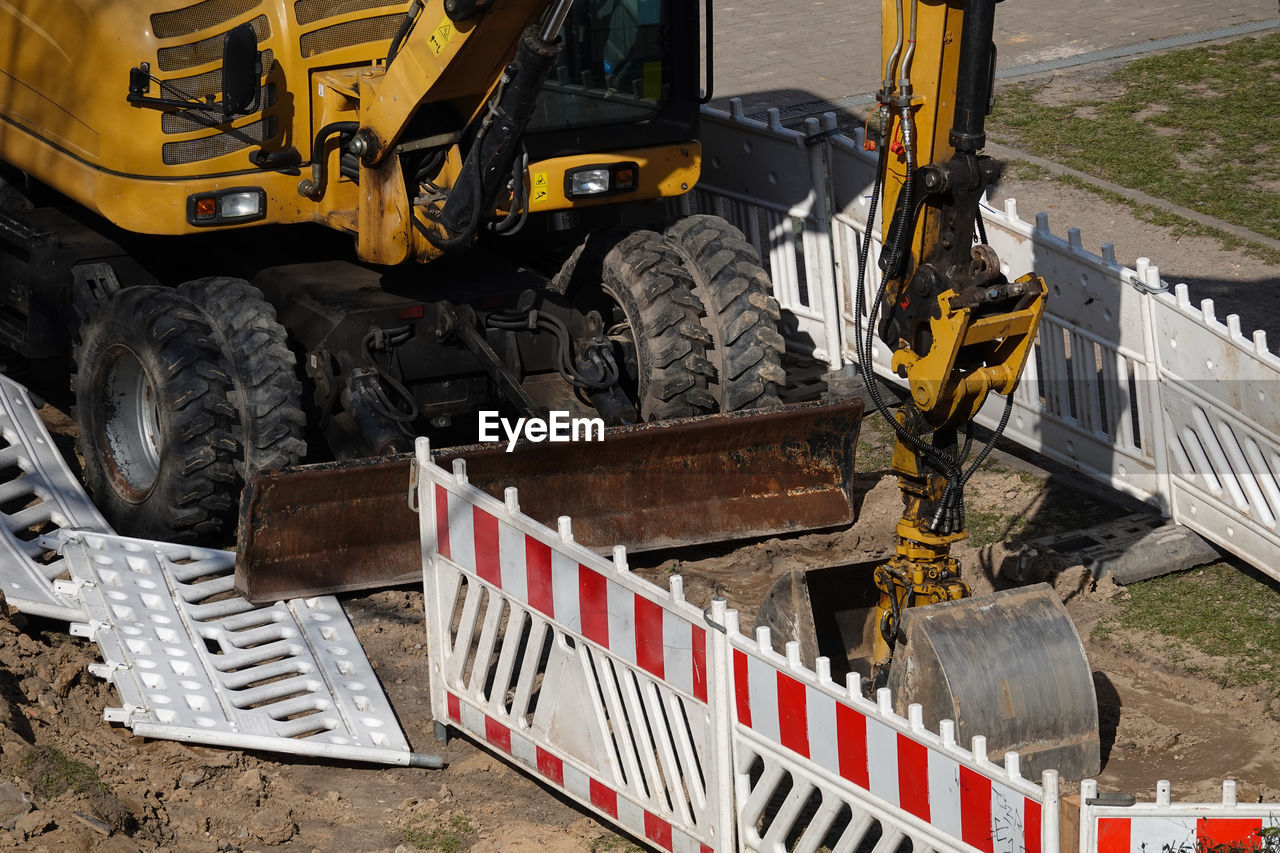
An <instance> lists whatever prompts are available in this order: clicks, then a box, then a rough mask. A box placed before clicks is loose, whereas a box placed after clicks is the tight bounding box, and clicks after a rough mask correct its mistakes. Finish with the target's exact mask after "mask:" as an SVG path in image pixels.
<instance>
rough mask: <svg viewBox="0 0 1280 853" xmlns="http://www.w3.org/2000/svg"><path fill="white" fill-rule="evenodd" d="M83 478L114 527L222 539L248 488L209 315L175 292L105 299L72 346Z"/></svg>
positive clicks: (132, 291) (148, 534) (134, 292)
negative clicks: (238, 466)
mask: <svg viewBox="0 0 1280 853" xmlns="http://www.w3.org/2000/svg"><path fill="white" fill-rule="evenodd" d="M74 356H75V363H76V373H75V376H73V377H72V390H73V391H74V392H75V398H76V422H77V426H78V427H79V437H78V443H79V449H80V453H81V455H82V456H83V457H84V476H85V483H86V485H87V486H88V487H89V491H90V492H91V493H92V494H93V496H94V500H95V502H96V503H97V505H98V508H99V509H100V510H102V513H103V515H105V516H106V518H107V520H108V521H109V522H110V523H111V525H112V527H114V528H115V529H116V531H117V532H119V533H123V534H128V535H131V536H139V537H143V538H147V539H159V540H164V541H168V542H214V541H217V540H218V539H219V538H226V534H227V533H228V532H231V531H234V529H235V527H234V524H235V514H236V509H237V507H238V497H239V493H240V488H239V481H238V478H237V477H236V473H235V468H234V466H233V465H232V460H233V459H234V458H235V457H236V454H237V452H238V447H237V445H236V441H235V437H234V430H235V427H236V410H235V407H234V406H232V404H231V402H230V400H229V399H228V394H229V392H230V391H231V377H230V375H229V374H228V372H227V370H226V368H225V365H224V364H223V361H222V354H221V350H220V349H219V347H218V344H217V341H216V339H215V337H214V331H213V329H212V328H210V326H209V323H208V321H207V320H206V319H205V317H204V314H203V313H202V312H201V311H200V310H199V309H198V308H196V306H195V305H193V304H192V303H191V302H190V301H189V300H187V299H186V298H184V297H183V296H181V295H180V294H178V293H176V292H175V291H173V290H171V289H169V288H166V287H151V286H148V287H131V288H125V289H124V290H121V291H119V292H117V293H115V294H113V295H111V296H109V297H107V298H106V299H104V300H102V301H101V302H100V303H99V304H98V305H97V307H96V308H95V310H93V312H92V313H91V314H90V316H89V318H88V319H87V320H86V322H85V323H84V325H83V326H82V327H81V329H80V335H79V340H78V341H77V344H76V347H75V352H74Z"/></svg>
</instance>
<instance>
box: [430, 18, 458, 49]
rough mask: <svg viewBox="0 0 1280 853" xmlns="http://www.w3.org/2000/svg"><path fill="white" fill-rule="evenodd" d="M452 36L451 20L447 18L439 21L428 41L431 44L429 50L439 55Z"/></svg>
mask: <svg viewBox="0 0 1280 853" xmlns="http://www.w3.org/2000/svg"><path fill="white" fill-rule="evenodd" d="M452 38H453V22H452V21H450V20H449V19H448V18H446V19H445V20H443V21H441V22H440V26H438V27H436V31H435V32H434V33H432V34H431V38H430V39H428V40H427V41H428V43H429V44H430V45H431V52H432V53H434V54H435V55H436V56H439V55H440V54H441V53H443V52H444V49H445V48H446V47H448V46H449V40H450V39H452Z"/></svg>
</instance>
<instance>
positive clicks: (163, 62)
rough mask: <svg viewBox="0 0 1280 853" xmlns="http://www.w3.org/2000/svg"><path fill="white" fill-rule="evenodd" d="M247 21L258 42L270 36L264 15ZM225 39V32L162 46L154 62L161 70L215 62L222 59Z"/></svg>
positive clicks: (269, 28) (173, 69) (172, 69)
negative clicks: (188, 42)
mask: <svg viewBox="0 0 1280 853" xmlns="http://www.w3.org/2000/svg"><path fill="white" fill-rule="evenodd" d="M249 23H250V24H251V25H252V26H253V31H254V33H255V34H256V35H257V36H258V41H259V42H263V41H266V40H267V39H268V38H270V36H271V24H270V23H269V22H268V21H267V16H266V15H259V16H258V17H256V18H254V19H253V20H252V21H250V22H249ZM226 39H227V34H226V33H218V34H217V35H213V36H209V38H206V39H201V40H200V41H195V42H192V43H191V44H183V45H178V46H177V47H162V48H160V50H158V51H157V52H156V63H157V64H158V65H159V66H160V70H161V71H178V70H180V69H183V68H191V67H193V66H196V65H204V64H205V63H206V62H215V61H217V60H220V59H222V46H223V44H224V42H226Z"/></svg>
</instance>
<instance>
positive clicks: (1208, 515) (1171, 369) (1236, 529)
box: [682, 102, 1280, 579]
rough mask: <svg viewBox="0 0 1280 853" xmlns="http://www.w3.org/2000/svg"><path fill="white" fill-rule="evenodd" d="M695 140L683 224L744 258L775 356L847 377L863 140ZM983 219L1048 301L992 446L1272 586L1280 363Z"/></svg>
mask: <svg viewBox="0 0 1280 853" xmlns="http://www.w3.org/2000/svg"><path fill="white" fill-rule="evenodd" d="M703 124H704V128H705V132H704V134H703V139H704V145H703V158H704V162H703V177H702V180H701V181H700V183H699V184H698V191H697V193H696V194H695V195H694V196H693V197H692V198H690V199H687V200H684V201H683V202H682V208H683V211H684V212H693V211H700V212H707V213H717V214H720V215H722V216H724V217H726V218H727V219H729V220H730V221H731V222H733V223H734V224H736V225H737V226H738V227H739V228H741V229H742V230H743V231H744V233H745V234H746V235H747V237H748V239H750V240H751V241H752V242H753V244H754V245H755V246H756V248H757V249H758V250H759V251H760V253H761V256H762V258H763V259H764V260H765V262H766V263H767V264H768V268H769V271H770V273H771V275H772V277H773V280H774V281H775V282H777V283H778V284H777V285H776V287H775V295H776V296H777V298H778V301H779V303H780V305H781V307H782V309H783V331H784V333H785V334H786V336H787V340H788V346H789V348H791V349H792V350H795V351H798V352H801V353H806V354H809V355H812V356H813V357H814V358H816V359H819V360H821V361H824V362H826V363H827V364H828V365H829V366H830V367H831V368H832V369H838V368H841V367H843V366H844V365H846V364H848V365H853V364H857V362H858V357H857V347H856V346H855V341H856V340H857V338H858V335H859V332H860V333H861V334H862V335H863V336H865V335H866V330H867V326H868V321H869V317H868V316H867V312H866V311H864V312H863V313H862V315H861V316H857V315H856V313H855V306H856V304H857V302H856V295H857V290H858V288H861V289H862V291H863V296H864V302H863V304H864V305H866V306H871V305H872V304H873V303H874V300H875V297H876V294H877V290H878V288H879V284H880V281H879V276H878V267H877V265H876V261H877V259H878V255H879V235H878V232H877V226H878V222H873V223H871V225H870V227H868V223H867V221H866V220H867V215H868V213H869V210H870V199H871V191H872V186H873V181H874V171H875V160H874V155H873V154H871V153H869V152H867V151H865V150H864V149H863V145H862V132H861V130H859V131H856V132H855V133H854V135H853V136H852V137H850V136H847V135H844V134H842V133H840V132H839V131H838V128H837V124H836V121H835V118H834V117H833V116H831V115H827V116H824V117H823V118H822V119H821V120H819V119H808V120H807V122H806V124H805V126H804V128H803V129H802V130H797V129H791V128H787V127H784V126H783V125H782V123H781V121H780V120H779V113H778V111H777V110H772V111H770V113H769V115H768V118H767V120H766V121H757V120H755V119H753V118H750V117H747V116H745V115H743V114H742V110H741V105H740V104H739V103H737V102H735V103H734V104H733V106H732V108H731V111H730V112H729V113H724V112H720V111H717V110H712V109H706V110H704V113H703ZM982 217H983V221H984V224H985V229H986V233H987V237H988V241H989V242H990V244H991V245H992V247H993V248H994V249H995V250H996V252H997V253H998V254H999V256H1000V258H1001V261H1002V265H1003V268H1004V272H1005V273H1006V275H1008V276H1009V278H1011V279H1013V278H1017V277H1018V276H1021V275H1023V274H1025V273H1028V272H1033V271H1034V272H1035V273H1037V274H1039V275H1040V276H1041V277H1043V278H1044V279H1045V281H1046V284H1047V285H1048V288H1049V298H1048V308H1047V311H1046V314H1045V316H1044V319H1043V321H1042V323H1041V326H1040V332H1039V335H1038V337H1037V340H1036V343H1035V345H1034V347H1033V351H1032V354H1031V357H1030V358H1029V360H1028V363H1027V367H1026V370H1025V372H1024V375H1023V378H1022V381H1021V383H1020V384H1019V386H1018V388H1017V389H1016V391H1015V392H1014V408H1013V415H1012V417H1011V418H1010V421H1009V423H1008V426H1007V427H1006V430H1005V435H1006V436H1007V437H1008V438H1010V439H1012V440H1014V441H1016V442H1018V443H1019V444H1022V445H1023V446H1025V447H1027V448H1029V449H1031V450H1033V451H1035V452H1037V453H1039V454H1041V455H1043V456H1045V457H1046V458H1048V459H1051V460H1053V461H1054V462H1057V463H1060V464H1062V465H1065V466H1067V467H1069V468H1071V469H1074V470H1076V471H1079V472H1080V473H1081V474H1083V475H1085V476H1087V477H1089V478H1091V479H1093V480H1095V481H1097V482H1099V483H1102V484H1104V485H1106V486H1108V487H1110V488H1113V489H1116V490H1118V491H1120V492H1123V493H1124V494H1126V495H1129V496H1131V497H1134V498H1137V499H1139V500H1142V501H1144V502H1147V503H1149V504H1150V505H1152V506H1153V507H1155V508H1157V509H1159V511H1160V512H1162V513H1163V514H1165V515H1166V516H1171V517H1172V518H1174V519H1175V520H1176V521H1178V522H1179V523H1181V524H1185V525H1186V526H1187V527H1189V528H1191V529H1192V530H1194V531H1196V532H1197V533H1199V534H1200V535H1202V536H1204V537H1205V538H1206V539H1208V540H1209V541H1211V542H1213V543H1214V544H1216V545H1218V546H1220V547H1222V548H1225V549H1226V550H1228V551H1230V552H1231V553H1233V554H1235V555H1237V556H1239V557H1241V558H1243V559H1245V560H1247V561H1248V562H1250V563H1252V564H1253V565H1254V566H1256V567H1258V568H1259V569H1261V570H1262V571H1263V572H1266V573H1267V574H1269V575H1271V576H1272V577H1274V578H1278V579H1280V521H1278V519H1280V417H1277V412H1280V396H1278V395H1280V357H1278V356H1277V355H1276V353H1273V352H1271V351H1270V350H1269V349H1268V347H1267V340H1266V335H1265V333H1264V332H1261V331H1258V332H1254V333H1253V334H1252V335H1251V336H1250V335H1245V334H1244V333H1243V331H1242V330H1241V328H1240V322H1239V319H1238V318H1237V317H1235V316H1234V315H1233V316H1231V317H1228V318H1227V320H1226V322H1225V323H1223V322H1220V321H1219V320H1218V319H1217V318H1216V317H1215V314H1214V308H1213V303H1212V302H1211V301H1209V300H1205V301H1203V302H1201V303H1200V304H1199V305H1196V304H1193V303H1192V302H1191V299H1190V296H1189V293H1188V290H1187V288H1186V286H1185V285H1178V286H1177V287H1174V288H1170V287H1169V286H1168V285H1167V284H1166V283H1165V282H1163V281H1162V280H1161V278H1160V271H1159V269H1158V267H1156V266H1155V265H1153V264H1151V263H1150V262H1149V261H1148V260H1147V259H1145V258H1139V259H1138V261H1137V263H1136V264H1135V268H1132V269H1130V268H1127V267H1124V266H1122V265H1120V264H1118V263H1117V262H1116V257H1115V250H1114V247H1113V246H1111V245H1110V244H1105V245H1103V246H1102V247H1101V254H1094V253H1092V252H1090V251H1088V250H1086V249H1085V248H1084V245H1083V241H1082V238H1081V234H1080V231H1079V230H1078V229H1076V228H1069V229H1067V231H1066V235H1067V236H1066V239H1063V238H1061V237H1059V236H1057V235H1055V234H1054V233H1052V232H1051V231H1050V228H1049V221H1048V217H1047V216H1046V215H1045V214H1039V215H1038V216H1036V217H1035V221H1034V222H1028V221H1025V220H1023V219H1022V218H1021V217H1020V216H1019V213H1018V210H1017V206H1016V204H1015V203H1014V202H1013V201H1012V200H1010V201H1009V202H1008V203H1007V204H1005V205H1004V207H1003V208H1001V209H996V208H994V207H991V206H989V205H986V204H984V205H983V206H982ZM877 218H878V217H877ZM867 239H870V241H871V245H870V246H869V247H868V254H869V262H868V264H867V273H866V275H865V277H864V280H863V281H859V280H858V255H859V251H860V249H861V248H862V244H863V241H865V240H867ZM873 338H874V336H873ZM871 353H872V361H873V362H874V364H873V365H872V367H873V368H874V371H875V373H876V375H878V376H879V377H881V378H882V379H884V380H886V381H888V382H893V383H898V384H901V382H902V380H900V379H899V378H898V377H897V376H895V375H894V374H893V372H892V370H891V369H890V359H891V356H892V354H891V353H890V351H889V348H888V347H887V346H885V345H884V344H883V343H882V342H880V341H879V340H878V339H875V340H873V341H872V345H871ZM1003 408H1004V401H1003V399H1001V398H997V397H994V396H993V397H992V398H991V399H990V400H988V402H987V405H986V407H985V408H984V409H983V411H982V413H981V414H980V416H979V418H978V422H979V423H980V424H982V425H983V426H985V427H987V428H992V427H995V426H996V425H997V424H998V423H999V421H1000V417H1001V414H1002V413H1003Z"/></svg>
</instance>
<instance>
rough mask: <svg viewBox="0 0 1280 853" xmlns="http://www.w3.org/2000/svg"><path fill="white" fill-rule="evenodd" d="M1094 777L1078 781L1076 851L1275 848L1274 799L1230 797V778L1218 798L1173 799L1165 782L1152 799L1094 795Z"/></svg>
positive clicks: (1279, 836) (1191, 852) (1279, 830)
mask: <svg viewBox="0 0 1280 853" xmlns="http://www.w3.org/2000/svg"><path fill="white" fill-rule="evenodd" d="M1097 796H1098V783H1097V782H1095V781H1093V780H1091V779H1089V780H1085V781H1084V782H1082V783H1081V784H1080V801H1081V807H1080V853H1203V851H1206V850H1215V849H1223V850H1242V851H1248V850H1253V851H1259V853H1273V851H1276V850H1280V804H1275V803H1272V804H1247V803H1244V804H1242V803H1237V802H1236V783H1235V782H1233V781H1230V780H1228V781H1226V782H1223V784H1222V802H1220V803H1174V802H1172V801H1171V797H1170V787H1169V783H1168V782H1163V781H1162V782H1160V783H1159V784H1158V785H1157V786H1156V801H1155V802H1154V803H1136V804H1134V805H1131V806H1115V805H1103V804H1101V803H1098V802H1096V801H1094V798H1096V797H1097Z"/></svg>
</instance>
